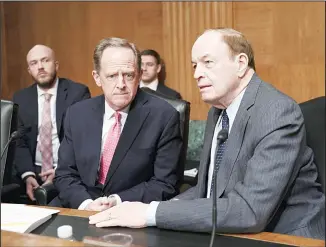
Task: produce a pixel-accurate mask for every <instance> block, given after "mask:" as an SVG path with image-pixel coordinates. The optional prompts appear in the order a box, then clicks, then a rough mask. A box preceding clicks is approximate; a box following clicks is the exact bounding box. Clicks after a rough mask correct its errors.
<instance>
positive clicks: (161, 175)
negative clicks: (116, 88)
mask: <svg viewBox="0 0 326 247" xmlns="http://www.w3.org/2000/svg"><path fill="white" fill-rule="evenodd" d="M104 112H105V101H104V96H103V95H102V96H98V97H95V98H92V99H88V100H85V101H82V102H80V103H77V104H75V105H73V106H71V107H69V108H68V110H67V114H66V118H65V137H64V139H63V141H62V143H61V146H60V148H59V161H58V168H57V170H56V174H55V178H54V184H55V186H56V188H57V189H58V191H59V199H60V202H61V204H62V206H64V207H71V208H78V207H79V206H80V204H81V203H82V202H83V201H84V200H86V199H93V200H94V199H96V198H98V197H100V196H104V195H106V196H108V195H110V194H118V195H119V196H120V198H121V199H122V201H141V202H145V203H149V202H151V201H154V200H157V201H161V200H167V199H170V198H172V197H173V196H175V195H177V194H178V188H177V184H178V182H179V180H180V177H179V176H178V174H181V173H180V171H179V166H178V161H179V156H180V151H181V145H182V139H181V134H180V120H179V113H178V112H177V110H175V109H174V108H173V107H172V106H171V105H170V104H168V103H167V102H165V101H163V100H161V99H159V98H157V97H154V96H151V95H149V94H147V93H145V92H143V91H142V90H138V92H137V95H136V97H135V99H134V100H133V102H132V104H131V106H130V109H129V113H128V117H127V120H126V123H125V125H124V128H123V130H122V133H121V136H120V139H119V142H118V145H117V147H116V150H115V153H114V157H113V159H112V162H111V165H110V168H109V171H108V174H107V177H106V182H105V184H104V186H102V185H99V184H98V183H97V178H98V169H99V163H100V156H101V142H102V127H103V116H104Z"/></svg>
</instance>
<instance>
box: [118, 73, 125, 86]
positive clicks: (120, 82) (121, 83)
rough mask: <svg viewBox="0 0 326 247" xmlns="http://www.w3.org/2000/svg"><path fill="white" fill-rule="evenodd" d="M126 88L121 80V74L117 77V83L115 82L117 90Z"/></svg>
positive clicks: (122, 79)
mask: <svg viewBox="0 0 326 247" xmlns="http://www.w3.org/2000/svg"><path fill="white" fill-rule="evenodd" d="M125 86H126V82H125V80H124V78H123V75H122V74H119V76H118V82H117V88H124V87H125Z"/></svg>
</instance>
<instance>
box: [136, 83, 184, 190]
mask: <svg viewBox="0 0 326 247" xmlns="http://www.w3.org/2000/svg"><path fill="white" fill-rule="evenodd" d="M141 89H142V90H143V91H144V92H146V93H149V94H151V95H154V96H156V97H158V98H161V99H163V100H165V101H166V102H168V103H169V104H171V105H172V106H173V107H174V108H175V109H176V110H177V111H178V112H179V113H180V131H181V136H182V138H183V144H182V149H181V154H180V161H179V164H180V178H181V181H180V186H181V184H182V183H183V182H184V175H183V174H184V169H185V164H186V160H187V148H188V135H189V119H190V103H189V102H188V101H185V100H182V99H172V98H170V97H168V96H166V95H163V94H161V93H159V92H156V91H154V90H152V89H150V88H147V87H143V88H141ZM180 186H179V187H180Z"/></svg>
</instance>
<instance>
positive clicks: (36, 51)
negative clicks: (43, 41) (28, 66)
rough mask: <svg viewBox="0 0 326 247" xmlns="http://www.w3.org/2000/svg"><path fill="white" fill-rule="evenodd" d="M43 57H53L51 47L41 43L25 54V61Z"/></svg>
mask: <svg viewBox="0 0 326 247" xmlns="http://www.w3.org/2000/svg"><path fill="white" fill-rule="evenodd" d="M44 57H48V58H53V59H54V52H53V50H52V49H51V48H49V47H47V46H43V45H38V46H35V47H33V48H32V49H31V50H30V51H29V52H28V54H27V57H26V58H27V62H29V61H32V60H39V59H42V58H44Z"/></svg>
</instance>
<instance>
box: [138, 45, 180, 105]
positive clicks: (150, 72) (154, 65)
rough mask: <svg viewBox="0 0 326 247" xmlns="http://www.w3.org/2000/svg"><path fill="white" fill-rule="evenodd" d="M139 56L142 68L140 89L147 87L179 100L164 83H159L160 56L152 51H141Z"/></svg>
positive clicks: (175, 92)
mask: <svg viewBox="0 0 326 247" xmlns="http://www.w3.org/2000/svg"><path fill="white" fill-rule="evenodd" d="M140 55H141V66H142V77H141V81H140V85H139V86H140V88H142V87H148V88H150V89H152V90H154V91H157V92H158V93H160V94H163V95H165V96H167V97H169V98H172V99H181V95H180V93H178V92H177V91H175V90H173V89H172V88H169V87H167V86H165V85H164V81H159V78H158V77H159V73H160V72H161V70H162V60H161V57H160V55H159V54H158V53H157V52H156V51H154V50H143V51H142V52H141V53H140Z"/></svg>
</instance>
